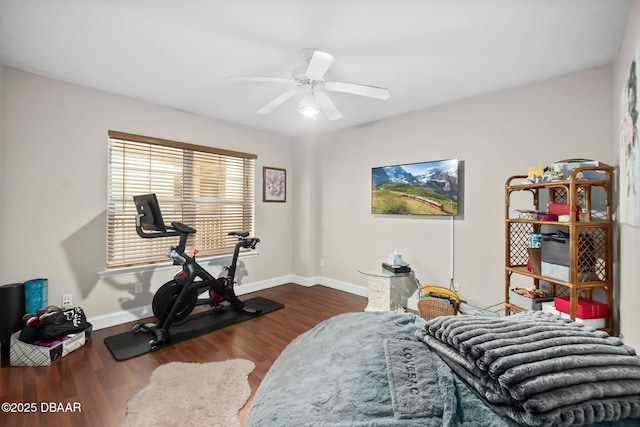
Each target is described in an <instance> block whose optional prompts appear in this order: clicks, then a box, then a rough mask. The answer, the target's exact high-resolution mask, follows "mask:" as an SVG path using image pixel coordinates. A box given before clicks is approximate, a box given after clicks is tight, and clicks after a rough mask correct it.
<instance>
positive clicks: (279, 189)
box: [262, 166, 287, 202]
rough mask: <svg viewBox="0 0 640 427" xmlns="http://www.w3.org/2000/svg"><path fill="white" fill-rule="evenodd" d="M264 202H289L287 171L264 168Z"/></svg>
mask: <svg viewBox="0 0 640 427" xmlns="http://www.w3.org/2000/svg"><path fill="white" fill-rule="evenodd" d="M262 201H263V202H286V201H287V170H286V169H280V168H272V167H269V166H264V167H263V168H262Z"/></svg>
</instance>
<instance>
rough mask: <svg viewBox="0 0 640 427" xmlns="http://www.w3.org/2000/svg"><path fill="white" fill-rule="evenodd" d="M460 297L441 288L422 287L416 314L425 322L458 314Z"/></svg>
mask: <svg viewBox="0 0 640 427" xmlns="http://www.w3.org/2000/svg"><path fill="white" fill-rule="evenodd" d="M459 307H460V296H459V295H458V294H457V293H455V292H453V291H452V290H450V289H447V288H443V287H442V286H424V287H423V288H422V293H421V297H420V299H419V300H418V314H419V315H420V317H422V318H423V319H425V320H431V319H433V318H434V317H438V316H453V315H455V314H457V313H458V308H459Z"/></svg>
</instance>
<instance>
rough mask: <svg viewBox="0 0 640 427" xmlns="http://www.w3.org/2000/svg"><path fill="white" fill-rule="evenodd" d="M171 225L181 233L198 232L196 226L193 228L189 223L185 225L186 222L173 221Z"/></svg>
mask: <svg viewBox="0 0 640 427" xmlns="http://www.w3.org/2000/svg"><path fill="white" fill-rule="evenodd" d="M171 226H172V227H173V228H174V229H175V230H176V231H178V232H180V233H185V234H192V233H195V232H196V229H195V228H191V227H189V226H188V225H184V224H183V223H181V222H176V221H173V222H172V223H171Z"/></svg>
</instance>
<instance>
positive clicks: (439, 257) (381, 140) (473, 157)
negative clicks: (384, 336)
mask: <svg viewBox="0 0 640 427" xmlns="http://www.w3.org/2000/svg"><path fill="white" fill-rule="evenodd" d="M611 72H612V69H611V67H610V66H605V67H599V68H595V69H591V70H587V71H583V72H579V73H574V74H570V75H567V76H564V77H561V78H556V79H553V80H548V81H546V82H543V83H538V84H532V85H529V86H524V87H519V88H516V89H512V90H507V91H503V92H499V93H494V94H491V95H487V96H482V97H477V98H472V99H468V100H464V101H460V102H456V103H452V104H449V105H445V106H442V107H438V108H433V109H429V110H424V111H419V112H415V113H412V114H406V115H403V116H400V117H396V118H394V119H390V120H385V121H382V122H378V123H375V124H372V125H370V126H366V127H360V128H354V129H349V130H345V131H341V132H336V133H333V134H329V135H323V136H321V137H319V138H318V144H319V148H318V153H319V162H320V164H319V178H320V189H319V190H320V193H319V194H320V196H319V197H320V200H321V201H322V206H321V213H322V214H321V220H320V221H321V226H320V227H319V228H318V233H317V236H318V238H317V240H319V241H320V242H322V248H321V251H320V254H319V255H320V258H323V259H324V260H325V267H323V268H321V269H320V273H319V274H320V276H323V277H330V278H332V279H335V280H338V281H344V282H349V283H356V284H359V285H360V286H362V287H365V286H366V282H367V281H366V277H365V276H363V275H361V274H359V273H358V272H357V269H358V268H363V267H367V266H378V265H379V264H380V262H382V261H383V260H386V259H387V255H388V254H389V253H391V252H392V251H393V250H394V249H397V250H398V251H399V252H400V253H401V254H402V255H403V256H404V259H405V260H406V261H407V262H409V263H410V264H411V266H412V267H413V269H414V270H415V272H416V276H417V277H418V279H420V281H422V282H426V283H429V284H433V285H444V286H448V285H449V280H450V277H451V273H450V272H451V257H450V252H451V223H450V220H449V219H440V218H433V217H413V218H412V217H390V216H374V215H372V214H371V213H370V209H371V202H370V197H371V190H370V186H371V168H372V167H376V166H385V165H394V164H402V163H411V162H422V161H429V160H441V159H449V158H458V159H460V160H462V161H464V175H465V177H464V218H461V219H458V220H456V221H455V223H454V235H455V252H454V265H455V268H454V280H455V281H456V282H457V283H459V284H460V287H461V291H462V297H463V299H466V300H467V301H468V302H469V303H471V304H473V305H477V306H481V307H486V306H490V305H493V304H498V303H501V302H502V301H503V300H504V251H505V246H504V184H505V181H506V179H507V178H508V177H509V176H512V175H518V174H526V173H527V168H528V167H529V166H535V165H542V166H545V165H548V164H550V163H553V162H554V161H558V160H562V159H568V158H576V157H581V158H591V159H598V160H600V161H603V162H605V163H608V164H613V163H612V162H613V160H614V159H613V156H612V150H611V139H612V134H613V129H612V111H611V103H612V86H611V75H612V74H611ZM529 285H530V283H529Z"/></svg>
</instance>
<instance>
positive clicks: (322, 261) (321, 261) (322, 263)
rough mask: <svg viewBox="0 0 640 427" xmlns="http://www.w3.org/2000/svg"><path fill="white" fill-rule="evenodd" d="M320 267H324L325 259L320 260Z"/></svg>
mask: <svg viewBox="0 0 640 427" xmlns="http://www.w3.org/2000/svg"><path fill="white" fill-rule="evenodd" d="M320 267H324V258H320Z"/></svg>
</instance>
